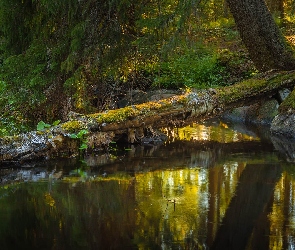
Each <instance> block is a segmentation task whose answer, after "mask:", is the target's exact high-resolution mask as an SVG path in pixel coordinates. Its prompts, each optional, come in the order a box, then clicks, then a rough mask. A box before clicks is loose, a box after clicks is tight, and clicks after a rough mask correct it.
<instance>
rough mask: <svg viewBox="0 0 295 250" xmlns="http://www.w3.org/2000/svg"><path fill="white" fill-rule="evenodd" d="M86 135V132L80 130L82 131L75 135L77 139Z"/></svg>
mask: <svg viewBox="0 0 295 250" xmlns="http://www.w3.org/2000/svg"><path fill="white" fill-rule="evenodd" d="M86 134H88V131H87V130H86V129H82V130H80V131H79V133H78V134H77V137H78V138H82V137H83V135H86Z"/></svg>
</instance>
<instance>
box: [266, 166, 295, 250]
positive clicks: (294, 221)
mask: <svg viewBox="0 0 295 250" xmlns="http://www.w3.org/2000/svg"><path fill="white" fill-rule="evenodd" d="M268 218H269V222H270V229H269V235H270V240H269V249H286V245H287V243H289V244H290V245H291V246H292V245H293V246H294V243H295V233H294V232H295V180H294V178H291V176H290V175H289V174H288V173H287V172H286V171H285V172H283V174H282V177H281V178H280V180H279V181H278V183H277V184H276V186H275V190H274V200H273V204H272V208H271V212H270V213H269V215H268Z"/></svg>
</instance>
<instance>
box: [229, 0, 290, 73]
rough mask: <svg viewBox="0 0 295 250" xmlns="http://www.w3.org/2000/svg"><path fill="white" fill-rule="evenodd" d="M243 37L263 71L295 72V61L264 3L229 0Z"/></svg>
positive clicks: (257, 0) (258, 0)
mask: <svg viewBox="0 0 295 250" xmlns="http://www.w3.org/2000/svg"><path fill="white" fill-rule="evenodd" d="M227 2H228V5H229V8H230V10H231V12H232V14H233V17H234V19H235V22H236V25H237V28H238V30H239V33H240V36H241V38H242V40H243V42H244V44H245V46H246V47H247V49H248V51H249V54H250V57H251V59H252V60H253V62H254V64H255V66H256V67H257V69H258V70H260V71H268V70H271V69H280V70H292V69H295V59H294V56H293V53H292V51H291V49H290V48H289V47H288V46H287V43H286V40H285V39H284V37H283V35H282V34H281V32H280V30H279V28H278V26H277V25H276V23H275V21H274V19H273V17H272V15H271V13H270V12H269V10H268V8H267V6H266V4H265V2H264V0H227Z"/></svg>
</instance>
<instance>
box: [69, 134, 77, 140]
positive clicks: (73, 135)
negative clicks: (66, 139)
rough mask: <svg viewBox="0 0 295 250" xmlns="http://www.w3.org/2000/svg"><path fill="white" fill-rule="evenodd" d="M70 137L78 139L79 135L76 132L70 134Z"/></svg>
mask: <svg viewBox="0 0 295 250" xmlns="http://www.w3.org/2000/svg"><path fill="white" fill-rule="evenodd" d="M70 138H72V139H78V136H77V135H76V134H70Z"/></svg>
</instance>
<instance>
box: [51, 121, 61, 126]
mask: <svg viewBox="0 0 295 250" xmlns="http://www.w3.org/2000/svg"><path fill="white" fill-rule="evenodd" d="M59 123H60V120H56V121H54V122H53V123H52V125H53V126H57V125H58V124H59Z"/></svg>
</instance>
